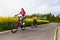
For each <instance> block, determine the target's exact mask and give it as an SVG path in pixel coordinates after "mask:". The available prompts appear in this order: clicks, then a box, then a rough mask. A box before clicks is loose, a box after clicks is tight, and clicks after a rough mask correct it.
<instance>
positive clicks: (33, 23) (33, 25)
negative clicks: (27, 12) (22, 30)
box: [31, 20, 37, 28]
mask: <svg viewBox="0 0 60 40" xmlns="http://www.w3.org/2000/svg"><path fill="white" fill-rule="evenodd" d="M31 28H37V22H36V20H33V22H32V26H31Z"/></svg>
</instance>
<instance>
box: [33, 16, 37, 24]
mask: <svg viewBox="0 0 60 40" xmlns="http://www.w3.org/2000/svg"><path fill="white" fill-rule="evenodd" d="M32 19H33V24H34V25H35V24H36V23H37V17H36V15H33V17H32Z"/></svg>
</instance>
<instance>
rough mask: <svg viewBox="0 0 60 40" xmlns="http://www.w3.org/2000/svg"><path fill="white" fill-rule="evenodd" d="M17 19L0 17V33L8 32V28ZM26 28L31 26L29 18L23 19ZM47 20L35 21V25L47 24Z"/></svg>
mask: <svg viewBox="0 0 60 40" xmlns="http://www.w3.org/2000/svg"><path fill="white" fill-rule="evenodd" d="M17 19H18V18H14V17H0V31H5V30H10V26H11V24H12V23H13V22H15V21H16V20H17ZM25 22H26V26H31V24H32V22H33V20H32V19H31V18H26V19H25ZM48 22H49V21H48V20H37V24H38V25H40V24H45V23H48Z"/></svg>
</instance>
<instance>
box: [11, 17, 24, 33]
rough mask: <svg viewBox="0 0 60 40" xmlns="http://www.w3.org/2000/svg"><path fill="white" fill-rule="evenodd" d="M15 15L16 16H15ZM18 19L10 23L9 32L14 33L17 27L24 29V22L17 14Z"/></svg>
mask: <svg viewBox="0 0 60 40" xmlns="http://www.w3.org/2000/svg"><path fill="white" fill-rule="evenodd" d="M15 17H16V16H15ZM17 18H18V20H17V21H16V22H14V23H12V24H11V32H12V33H15V32H17V31H18V27H20V28H21V29H22V30H23V31H24V30H25V22H23V23H22V22H21V19H22V17H21V16H17Z"/></svg>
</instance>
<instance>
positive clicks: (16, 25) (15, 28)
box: [11, 23, 18, 33]
mask: <svg viewBox="0 0 60 40" xmlns="http://www.w3.org/2000/svg"><path fill="white" fill-rule="evenodd" d="M17 30H18V24H17V23H13V24H11V32H12V33H15V32H17Z"/></svg>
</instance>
